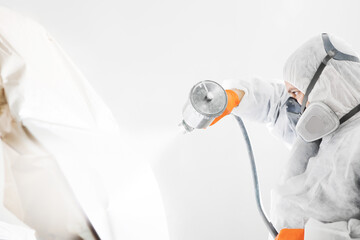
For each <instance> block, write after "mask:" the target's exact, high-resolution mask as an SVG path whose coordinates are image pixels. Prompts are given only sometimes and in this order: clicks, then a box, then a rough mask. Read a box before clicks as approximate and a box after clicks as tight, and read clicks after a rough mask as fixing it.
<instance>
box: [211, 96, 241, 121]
mask: <svg viewBox="0 0 360 240" xmlns="http://www.w3.org/2000/svg"><path fill="white" fill-rule="evenodd" d="M235 91H236V92H235ZM225 92H226V95H227V98H228V99H227V105H226V108H225V111H224V112H223V113H222V114H221V115H220V116H218V117H217V118H215V119H214V121H213V122H212V123H211V124H210V126H212V125H214V124H215V123H217V122H218V121H219V120H220V119H222V118H223V117H225V116H226V115H229V114H230V113H231V112H232V110H233V109H234V108H235V107H237V106H238V105H239V104H240V101H241V99H242V97H243V96H244V94H245V92H244V91H242V90H238V89H236V90H225Z"/></svg>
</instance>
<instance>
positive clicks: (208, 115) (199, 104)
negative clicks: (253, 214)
mask: <svg viewBox="0 0 360 240" xmlns="http://www.w3.org/2000/svg"><path fill="white" fill-rule="evenodd" d="M227 103H228V96H227V94H226V91H225V90H224V89H223V87H222V86H221V85H220V84H218V83H216V82H214V81H210V80H205V81H201V82H199V83H197V84H195V86H193V88H192V89H191V91H190V95H189V99H188V101H187V102H186V104H185V106H184V108H183V114H182V115H183V121H182V122H181V124H180V125H181V126H183V128H184V129H185V131H186V132H191V131H193V130H194V129H204V128H206V127H208V126H209V125H210V124H211V123H212V122H213V121H214V119H215V118H217V117H219V116H220V115H221V114H222V113H223V112H224V111H225V109H226V106H227ZM234 117H235V119H236V120H237V122H238V124H239V126H240V128H241V131H242V133H243V136H244V139H245V142H246V145H247V151H248V154H249V158H250V163H251V169H252V176H253V182H254V188H255V198H256V203H257V208H258V210H259V213H260V215H261V217H262V219H263V221H264V223H265V225H266V227H267V228H268V230H269V232H270V233H271V234H272V236H273V237H274V238H275V237H276V236H277V235H278V232H277V230H276V229H275V228H274V226H273V225H272V223H271V222H270V221H269V219H268V217H267V216H266V214H265V212H264V210H263V206H262V203H261V196H260V187H259V181H258V177H257V171H256V164H255V158H254V153H253V150H252V147H251V143H250V139H249V135H248V133H247V131H246V128H245V125H244V122H243V121H242V119H241V118H240V117H238V116H236V115H234Z"/></svg>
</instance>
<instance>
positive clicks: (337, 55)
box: [321, 33, 359, 62]
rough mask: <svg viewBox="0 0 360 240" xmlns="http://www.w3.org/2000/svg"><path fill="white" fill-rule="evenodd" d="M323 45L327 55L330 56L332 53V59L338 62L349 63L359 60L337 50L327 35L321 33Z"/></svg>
mask: <svg viewBox="0 0 360 240" xmlns="http://www.w3.org/2000/svg"><path fill="white" fill-rule="evenodd" d="M321 36H322V39H323V43H324V48H325V51H326V53H327V54H328V55H331V54H330V53H333V55H334V57H333V58H334V59H335V60H338V61H351V62H359V58H357V57H356V56H352V55H349V54H345V53H342V52H340V51H339V50H337V49H336V48H335V47H334V45H333V44H332V43H331V42H330V39H329V35H328V34H327V33H323V34H322V35H321Z"/></svg>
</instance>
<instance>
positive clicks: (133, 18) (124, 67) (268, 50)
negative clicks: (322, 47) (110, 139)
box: [0, 0, 360, 240]
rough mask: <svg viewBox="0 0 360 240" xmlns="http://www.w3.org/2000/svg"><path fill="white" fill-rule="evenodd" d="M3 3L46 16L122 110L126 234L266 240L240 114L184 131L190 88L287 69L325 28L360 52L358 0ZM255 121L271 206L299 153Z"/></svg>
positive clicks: (116, 212)
mask: <svg viewBox="0 0 360 240" xmlns="http://www.w3.org/2000/svg"><path fill="white" fill-rule="evenodd" d="M0 4H1V5H5V6H8V7H10V8H12V9H14V10H17V11H20V12H22V13H24V14H25V15H28V16H32V17H33V18H35V19H37V20H38V21H39V22H40V23H42V24H43V25H44V26H45V27H46V28H47V29H48V30H49V31H50V32H51V33H52V35H54V37H55V38H56V39H57V40H58V42H60V44H61V45H62V46H63V48H64V49H65V51H66V52H67V53H68V54H69V55H70V56H71V57H72V58H73V60H74V61H75V63H76V64H77V65H78V66H79V68H80V69H81V70H82V71H83V72H84V74H85V76H87V77H88V79H89V81H90V82H91V83H92V85H93V86H94V87H95V89H96V90H97V92H98V93H99V95H101V96H102V98H103V99H104V101H105V102H106V103H107V104H108V106H109V107H110V108H111V109H112V111H113V113H114V115H115V117H116V118H117V120H118V122H119V125H120V127H121V128H122V130H123V133H124V142H123V143H121V145H122V146H121V147H123V148H124V156H126V157H124V159H122V160H121V161H123V162H124V163H125V165H126V166H127V167H128V171H127V173H128V175H127V176H126V178H125V177H122V178H119V179H121V180H122V182H121V184H120V183H119V186H121V187H119V189H114V191H113V192H112V193H111V196H112V199H113V202H112V203H113V204H112V206H111V207H112V218H113V222H114V225H115V226H116V234H117V236H118V239H127V240H128V239H129V240H130V239H139V240H140V239H141V240H142V239H147V240H149V239H156V240H162V239H168V235H169V236H170V239H171V240H175V239H176V240H180V239H181V240H183V239H186V240H189V239H197V240H200V239H204V240H209V239H245V238H252V239H265V238H266V236H267V233H266V230H265V228H264V226H263V225H262V223H261V221H260V218H259V217H258V214H257V212H256V208H255V204H254V196H253V190H252V185H251V184H252V182H251V175H250V168H249V164H248V158H247V155H246V149H245V148H244V143H243V141H242V138H241V135H240V130H239V129H238V127H237V125H236V123H235V121H234V120H233V119H231V118H228V119H224V120H223V121H222V122H221V123H219V124H217V126H214V127H212V128H210V129H208V130H207V131H199V132H196V133H193V134H191V135H186V136H180V135H179V136H178V135H176V131H177V130H176V125H177V124H178V123H179V122H180V121H181V110H182V106H183V104H184V103H185V101H186V98H187V95H188V92H189V90H190V88H191V87H192V85H193V84H195V83H196V82H198V81H200V80H204V79H212V80H216V81H219V82H221V81H222V80H223V79H226V78H241V77H248V76H254V75H256V76H262V77H265V78H269V79H281V77H282V66H283V64H284V62H285V60H286V58H287V57H288V56H289V55H290V54H291V53H292V52H293V51H294V50H295V49H296V48H297V47H298V46H299V45H300V44H301V43H302V42H304V41H306V40H307V39H308V38H309V37H311V36H313V35H315V34H319V33H321V32H330V33H333V34H336V35H338V36H340V37H342V38H344V39H346V40H347V41H348V42H349V43H350V44H352V45H353V46H354V48H355V49H358V50H359V51H360V33H359V30H358V29H359V27H358V23H359V22H360V15H359V9H360V2H359V1H357V0H346V1H330V0H321V1H316V2H315V1H310V0H307V1H300V0H282V1H281V0H274V1H266V0H252V1H237V0H223V1H214V0H182V1H165V0H152V1H146V0H132V1H130V0H128V1H116V0H102V1H96V0H62V1H49V0H32V1H26V0H0ZM279 81H280V80H279ZM247 124H248V126H249V132H250V136H251V138H252V142H253V145H254V151H255V155H256V158H257V161H258V168H259V175H260V181H261V184H262V189H263V201H264V205H265V207H266V209H268V207H269V202H270V198H269V191H270V189H271V187H272V186H274V184H275V183H276V180H277V178H278V175H279V173H280V170H281V166H282V164H283V163H284V160H285V159H286V156H287V154H288V151H287V150H286V148H285V147H284V146H283V145H282V144H281V143H280V142H279V141H278V140H274V139H273V138H272V137H271V136H269V134H268V132H267V131H266V128H265V127H264V126H259V125H257V124H255V123H247ZM119 161H120V160H119ZM114 167H116V163H114ZM153 173H154V174H153ZM160 193H161V194H160ZM163 204H164V205H163ZM164 209H165V211H164ZM165 214H166V215H165ZM165 216H166V218H165Z"/></svg>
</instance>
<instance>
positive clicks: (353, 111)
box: [340, 104, 360, 124]
mask: <svg viewBox="0 0 360 240" xmlns="http://www.w3.org/2000/svg"><path fill="white" fill-rule="evenodd" d="M358 112H360V104H359V105H357V106H356V107H354V108H353V109H352V110H351V111H350V112H348V113H347V114H345V115H344V116H343V117H342V118H340V124H342V123H344V122H345V121H347V120H349V118H351V117H352V116H354V115H355V114H356V113H358Z"/></svg>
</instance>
